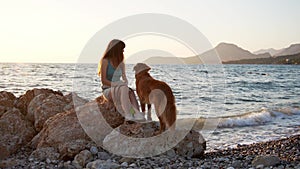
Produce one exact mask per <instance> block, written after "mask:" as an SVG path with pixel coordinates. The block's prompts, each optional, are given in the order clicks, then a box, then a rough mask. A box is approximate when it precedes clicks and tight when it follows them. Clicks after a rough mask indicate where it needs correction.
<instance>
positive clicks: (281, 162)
mask: <svg viewBox="0 0 300 169" xmlns="http://www.w3.org/2000/svg"><path fill="white" fill-rule="evenodd" d="M0 100H1V102H0V106H1V107H0V108H1V109H0V110H1V111H0V112H1V113H0V123H1V125H0V126H1V132H2V133H1V134H2V135H3V137H1V142H0V149H1V153H3V154H1V156H0V157H2V160H1V161H0V168H101V166H102V167H103V168H105V167H104V166H106V168H231V169H232V168H268V166H272V168H300V163H299V162H300V135H299V134H298V135H293V136H290V137H288V138H283V139H279V140H272V141H267V142H259V143H254V144H249V145H237V146H236V148H227V149H222V150H218V151H213V152H208V151H206V152H205V153H204V155H203V156H201V157H198V158H192V157H190V156H184V155H178V154H176V153H175V151H174V150H172V151H167V152H165V153H163V154H160V155H157V156H153V157H146V158H127V157H122V156H118V155H114V154H111V153H109V152H107V151H106V150H104V149H102V148H101V147H100V146H97V145H96V144H95V143H94V142H93V141H91V139H90V138H88V137H87V135H86V134H85V132H84V131H83V130H82V128H81V125H80V124H79V122H78V120H77V115H76V112H75V110H74V109H75V107H76V106H75V107H74V104H73V103H74V102H76V104H79V105H83V107H84V106H86V107H87V108H90V107H91V106H92V105H93V104H97V105H98V106H100V108H101V109H103V108H104V105H103V104H102V101H103V100H101V98H100V97H99V98H97V99H96V100H94V101H91V102H88V101H87V100H84V99H82V98H80V97H78V96H77V95H76V94H74V93H70V94H68V95H63V94H62V93H61V92H60V91H53V90H51V89H33V90H28V91H27V92H26V93H25V94H24V95H22V96H20V97H18V98H16V97H15V96H14V95H13V94H12V93H9V92H1V93H0ZM53 112H54V114H50V113H53ZM101 112H102V113H104V114H105V113H108V114H110V115H111V113H112V112H103V111H101ZM86 113H89V111H87V112H86ZM117 114H118V113H117ZM41 116H43V117H41ZM113 116H115V115H113ZM118 118H119V119H120V118H121V120H120V121H118V120H116V119H118ZM46 119H48V120H46ZM90 119H92V118H91V117H90ZM14 120H18V121H14ZM107 120H109V119H107ZM110 120H111V121H112V122H113V124H114V125H120V124H121V123H123V122H124V121H122V120H124V119H122V117H117V118H114V119H110ZM11 121H13V122H14V123H11ZM32 122H33V123H32ZM96 122H99V121H96ZM43 123H45V124H44V125H43ZM117 123H120V124H117ZM91 124H93V122H91ZM11 127H12V128H14V129H15V130H16V131H11V130H10V129H9V128H11ZM18 127H19V128H18ZM3 132H4V134H3ZM17 133H22V134H23V135H17ZM5 134H6V135H5ZM232 134H234V133H232ZM12 137H19V138H18V139H17V140H15V139H14V138H12ZM74 137H75V138H74ZM55 139H56V140H55ZM13 141H16V142H13ZM20 141H21V143H20ZM57 141H60V142H57ZM11 142H13V143H12V144H16V145H5V144H11ZM66 142H67V144H66ZM5 146H8V147H6V148H5ZM61 147H62V148H61ZM7 150H10V151H11V152H8V155H7V156H6V157H5V153H6V152H5V151H7ZM3 155H4V158H3ZM261 156H262V157H261Z"/></svg>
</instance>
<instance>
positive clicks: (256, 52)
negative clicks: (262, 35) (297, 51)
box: [253, 48, 283, 56]
mask: <svg viewBox="0 0 300 169" xmlns="http://www.w3.org/2000/svg"><path fill="white" fill-rule="evenodd" d="M282 50H283V49H278V50H277V49H273V48H269V49H260V50H258V51H255V52H253V54H256V55H258V54H264V53H269V54H270V55H271V56H275V55H276V54H277V53H279V52H281V51H282Z"/></svg>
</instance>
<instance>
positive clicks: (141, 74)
mask: <svg viewBox="0 0 300 169" xmlns="http://www.w3.org/2000/svg"><path fill="white" fill-rule="evenodd" d="M133 69H134V71H135V78H136V91H137V95H138V97H139V100H140V103H141V108H142V112H143V113H145V105H146V104H148V106H147V107H148V114H147V119H148V120H149V119H151V104H154V108H155V112H156V115H157V117H158V119H159V123H160V130H159V133H161V132H163V131H165V130H166V129H169V128H170V129H171V130H173V131H174V130H175V121H176V106H175V97H174V95H173V92H172V90H171V88H170V87H169V85H168V84H167V83H165V82H162V81H159V80H155V79H154V78H152V77H151V75H150V74H149V73H148V71H149V70H150V69H151V68H150V67H149V66H148V65H146V64H144V63H138V64H136V65H135V66H134V68H133Z"/></svg>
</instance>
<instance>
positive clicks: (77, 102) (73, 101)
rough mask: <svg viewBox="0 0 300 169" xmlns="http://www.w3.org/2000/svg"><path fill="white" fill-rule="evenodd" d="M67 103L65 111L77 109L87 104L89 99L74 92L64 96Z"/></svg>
mask: <svg viewBox="0 0 300 169" xmlns="http://www.w3.org/2000/svg"><path fill="white" fill-rule="evenodd" d="M64 99H65V101H66V102H67V105H66V106H65V107H64V110H65V111H68V110H72V109H75V108H76V107H79V106H83V105H85V104H86V103H87V102H88V100H86V99H83V98H81V97H79V96H78V95H77V94H76V93H74V92H72V93H69V94H67V95H65V96H64Z"/></svg>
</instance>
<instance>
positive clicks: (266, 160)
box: [252, 155, 281, 167]
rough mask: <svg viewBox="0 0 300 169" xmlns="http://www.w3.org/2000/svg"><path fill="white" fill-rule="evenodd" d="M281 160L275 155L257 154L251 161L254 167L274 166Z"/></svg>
mask: <svg viewBox="0 0 300 169" xmlns="http://www.w3.org/2000/svg"><path fill="white" fill-rule="evenodd" d="M280 162H281V160H280V158H279V157H277V156H270V155H269V156H257V157H255V158H254V160H253V161H252V165H253V166H254V167H256V166H259V165H263V166H264V167H269V166H275V165H277V164H280Z"/></svg>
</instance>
